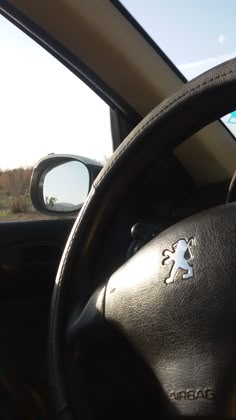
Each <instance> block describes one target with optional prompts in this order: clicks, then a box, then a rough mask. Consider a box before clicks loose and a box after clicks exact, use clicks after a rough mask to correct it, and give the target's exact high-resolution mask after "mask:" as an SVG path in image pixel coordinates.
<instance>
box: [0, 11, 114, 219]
mask: <svg viewBox="0 0 236 420" xmlns="http://www.w3.org/2000/svg"><path fill="white" fill-rule="evenodd" d="M0 54H1V65H0V80H1V96H0V115H1V124H0V137H1V151H0V221H1V222H5V221H11V220H27V219H28V220H29V219H35V218H44V216H43V215H40V214H39V213H37V212H36V211H35V210H34V209H33V208H32V205H31V203H30V198H29V181H30V176H31V172H32V167H33V165H34V164H35V162H37V161H38V160H39V159H41V158H42V157H43V156H45V155H47V154H49V153H67V154H76V155H80V156H85V157H88V158H91V159H95V160H98V161H99V162H102V163H104V161H105V160H106V159H107V158H108V157H109V156H110V155H111V154H112V139H111V128H110V114H109V107H108V105H107V104H105V103H104V102H103V101H102V100H101V99H100V98H99V97H98V96H97V95H96V94H95V93H94V92H93V91H92V90H91V89H90V88H89V87H88V86H86V85H85V84H84V83H83V82H82V81H81V80H80V79H78V77H76V76H75V75H74V74H73V73H72V72H70V71H69V70H68V69H67V68H66V67H65V66H63V65H62V64H61V63H60V62H58V61H57V60H56V59H55V58H54V57H53V56H52V55H51V54H49V53H48V52H47V51H45V50H44V49H43V48H42V47H41V46H39V45H38V44H37V43H36V42H35V41H33V40H32V39H31V38H30V37H28V36H27V35H26V34H25V33H23V32H22V31H21V30H19V29H18V28H16V27H15V26H14V25H13V24H12V23H10V22H9V21H8V20H7V19H5V18H4V17H2V16H0ZM45 217H46V216H45Z"/></svg>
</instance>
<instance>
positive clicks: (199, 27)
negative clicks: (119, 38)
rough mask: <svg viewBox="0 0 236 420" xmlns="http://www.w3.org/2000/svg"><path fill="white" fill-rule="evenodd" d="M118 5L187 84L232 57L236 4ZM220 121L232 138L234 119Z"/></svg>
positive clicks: (164, 0)
mask: <svg viewBox="0 0 236 420" xmlns="http://www.w3.org/2000/svg"><path fill="white" fill-rule="evenodd" d="M122 3H123V5H124V6H125V7H126V8H127V9H128V10H129V12H130V13H131V14H132V15H133V16H134V18H135V19H136V20H137V21H138V22H139V23H140V24H141V26H142V27H143V28H144V29H145V30H146V32H147V33H148V34H149V35H150V36H151V38H152V39H153V40H154V41H155V42H156V44H157V45H158V46H159V47H160V48H161V49H162V50H163V51H164V52H165V53H166V55H167V56H168V57H169V58H170V59H171V60H172V61H173V63H174V64H175V65H176V66H177V67H178V68H179V70H180V71H181V72H182V73H183V74H184V75H185V77H186V78H187V79H188V80H191V79H192V78H193V77H195V76H197V75H198V74H201V73H202V72H204V71H206V70H208V69H209V68H211V67H214V66H216V65H218V64H220V63H222V62H223V61H226V60H229V59H231V58H234V57H236V0H227V1H226V0H146V1H143V0H122ZM232 111H233V110H232ZM222 120H223V121H224V123H226V125H227V127H228V128H229V129H230V130H231V131H232V133H233V134H234V135H235V136H236V119H235V118H234V119H233V118H231V115H227V116H225V117H223V119H222ZM229 121H230V122H229ZM228 122H229V123H228Z"/></svg>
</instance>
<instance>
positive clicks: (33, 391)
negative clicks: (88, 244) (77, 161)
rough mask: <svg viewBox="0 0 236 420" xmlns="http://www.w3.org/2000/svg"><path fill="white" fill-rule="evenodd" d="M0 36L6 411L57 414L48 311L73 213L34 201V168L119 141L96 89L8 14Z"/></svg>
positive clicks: (0, 353) (0, 266) (96, 154)
mask: <svg viewBox="0 0 236 420" xmlns="http://www.w3.org/2000/svg"><path fill="white" fill-rule="evenodd" d="M18 24H19V20H18ZM0 37H1V42H0V44H1V47H0V54H1V57H2V59H1V63H3V64H1V68H0V75H1V79H2V80H4V87H3V89H2V94H1V99H0V108H1V115H2V123H1V126H0V132H1V138H2V139H3V144H2V153H1V158H0V168H1V172H0V301H1V302H0V336H1V346H0V372H1V375H0V389H1V390H2V397H1V398H0V411H1V412H2V413H6V417H5V418H8V417H7V416H8V415H9V413H13V415H14V416H15V418H21V417H23V418H32V417H30V416H31V415H32V416H35V418H36V416H37V415H39V416H41V415H42V413H43V415H45V416H46V415H47V414H48V413H49V411H48V406H47V397H46V395H47V382H48V381H47V369H46V338H47V322H48V313H49V307H50V298H51V293H52V288H53V285H54V279H55V275H56V271H57V267H58V264H59V261H60V257H61V254H62V251H63V248H64V246H65V243H66V240H67V237H68V235H69V232H70V230H71V227H72V225H73V222H74V217H50V216H46V215H43V214H40V213H38V212H37V211H36V210H35V209H34V208H33V206H32V203H31V202H30V198H29V182H30V176H31V173H32V167H33V165H34V163H35V162H36V161H37V160H38V159H40V158H41V157H43V155H45V154H48V153H52V152H53V153H54V152H55V153H57V152H60V153H65V152H66V153H76V154H81V155H83V156H86V157H91V158H93V159H96V160H99V161H100V162H102V163H104V162H105V161H106V159H108V158H109V156H110V155H111V153H112V151H113V139H112V134H111V128H110V109H109V106H108V105H107V104H106V103H105V102H104V101H102V100H101V99H100V98H99V97H98V96H97V95H96V94H95V93H94V92H93V91H92V90H91V89H90V88H89V87H87V86H86V85H85V84H84V83H83V82H81V81H80V80H79V79H78V78H77V77H76V76H75V75H74V74H72V73H71V72H70V71H69V70H68V69H67V68H65V67H64V66H62V64H61V63H59V62H58V61H57V60H56V59H55V58H54V57H52V56H51V55H50V54H49V53H48V52H46V51H45V50H44V49H43V48H42V47H40V46H39V45H38V44H36V43H35V41H33V40H32V39H30V38H29V37H28V35H26V34H25V33H23V32H22V31H21V30H19V29H18V28H16V27H15V26H14V25H13V24H12V23H11V22H9V21H8V20H7V19H6V18H5V17H4V16H1V15H0ZM89 121H90V123H89ZM121 121H123V124H122V128H121V129H120V128H119V127H120V122H121ZM124 121H125V120H124V119H123V117H122V116H121V114H119V113H117V112H116V110H115V109H113V111H112V126H113V131H114V139H115V141H116V144H117V143H119V141H120V138H119V136H121V135H122V136H124V133H125V131H128V129H129V124H128V123H127V124H126V123H124ZM91 122H92V123H91ZM124 127H125V128H124ZM46 406H47V408H45V407H46ZM32 413H33V414H32ZM48 415H49V414H48Z"/></svg>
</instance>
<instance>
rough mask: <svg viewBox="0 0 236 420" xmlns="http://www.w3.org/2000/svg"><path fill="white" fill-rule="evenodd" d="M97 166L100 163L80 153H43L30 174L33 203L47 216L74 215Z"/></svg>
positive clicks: (82, 200)
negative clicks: (77, 154)
mask: <svg viewBox="0 0 236 420" xmlns="http://www.w3.org/2000/svg"><path fill="white" fill-rule="evenodd" d="M101 169H102V164H100V163H99V162H97V161H95V160H92V159H88V158H86V157H82V156H76V155H59V154H50V155H47V156H45V157H44V158H42V159H40V160H39V161H38V162H37V163H36V164H35V166H34V169H33V173H32V177H31V183H30V195H31V201H32V204H33V206H34V207H35V208H36V209H37V210H38V211H40V212H41V213H44V214H47V215H51V216H63V215H64V216H73V215H76V214H77V213H78V212H79V210H80V209H81V207H82V205H83V203H84V201H85V199H86V197H87V195H88V193H89V190H90V188H91V185H92V183H93V181H94V179H95V178H96V177H97V175H98V174H99V172H100V171H101Z"/></svg>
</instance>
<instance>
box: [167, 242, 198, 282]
mask: <svg viewBox="0 0 236 420" xmlns="http://www.w3.org/2000/svg"><path fill="white" fill-rule="evenodd" d="M193 246H194V238H191V239H189V240H188V241H187V240H186V239H180V240H179V241H177V242H175V243H174V245H172V250H171V251H170V250H169V249H166V250H165V251H164V252H163V256H164V258H163V260H162V264H163V265H167V264H169V263H172V266H171V269H170V272H169V276H168V277H166V279H165V283H166V284H168V283H174V281H175V280H177V278H180V279H191V278H192V277H193V259H194V256H193Z"/></svg>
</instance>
